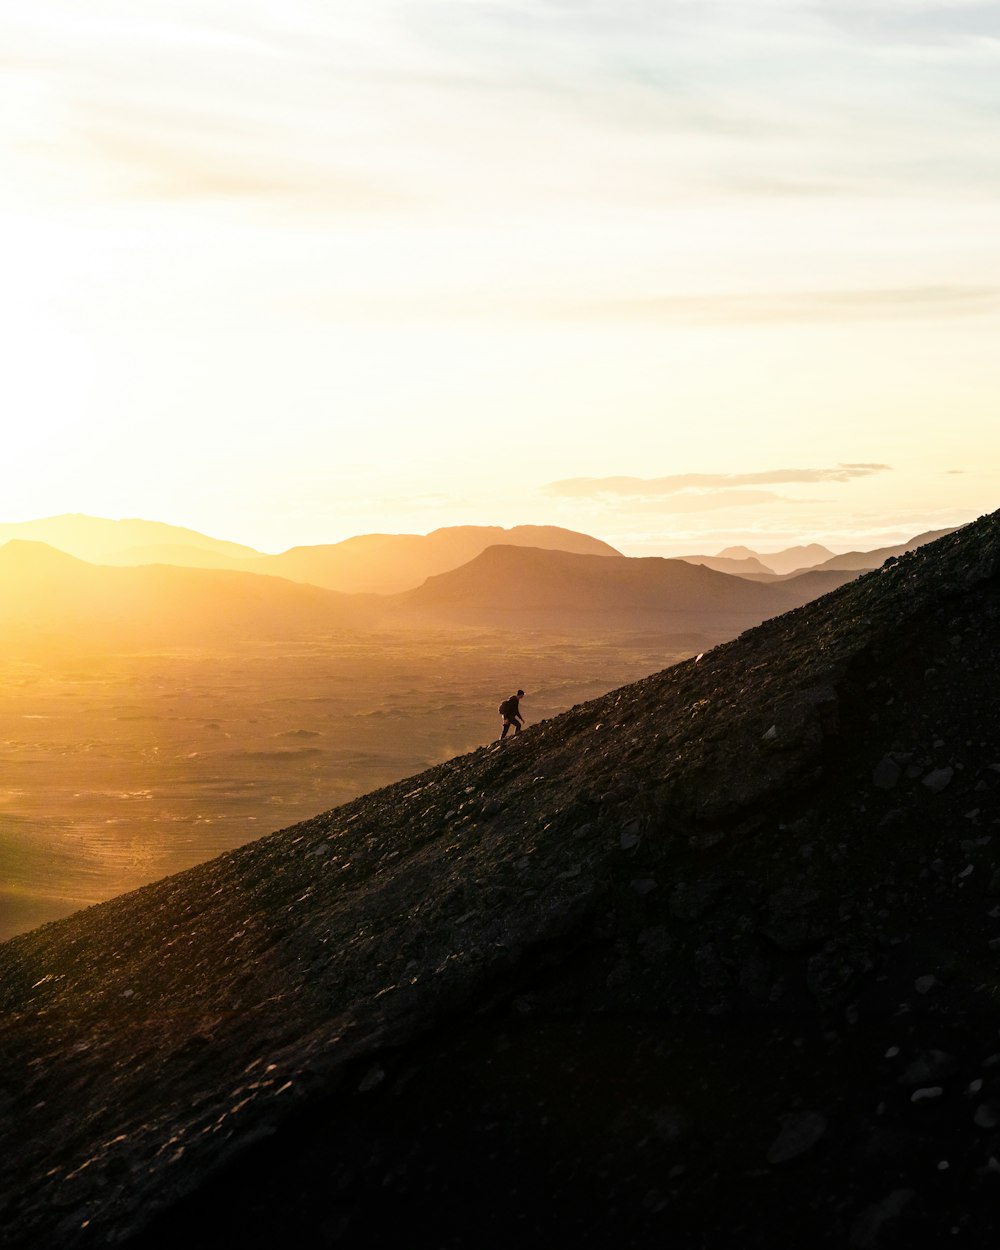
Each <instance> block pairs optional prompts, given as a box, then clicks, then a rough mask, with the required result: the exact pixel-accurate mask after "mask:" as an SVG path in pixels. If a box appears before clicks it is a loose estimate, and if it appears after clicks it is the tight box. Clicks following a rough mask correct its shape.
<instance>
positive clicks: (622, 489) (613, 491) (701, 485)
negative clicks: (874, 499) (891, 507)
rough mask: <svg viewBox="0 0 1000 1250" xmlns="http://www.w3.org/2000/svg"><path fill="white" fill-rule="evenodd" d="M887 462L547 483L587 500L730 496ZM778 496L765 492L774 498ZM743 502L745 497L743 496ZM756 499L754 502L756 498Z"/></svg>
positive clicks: (864, 471)
mask: <svg viewBox="0 0 1000 1250" xmlns="http://www.w3.org/2000/svg"><path fill="white" fill-rule="evenodd" d="M891 468H892V466H891V465H888V464H839V465H835V466H834V467H833V468H828V469H766V470H763V471H762V472H757V473H675V474H672V475H670V476H667V477H652V478H643V477H573V478H564V479H563V480H562V481H558V482H550V483H548V485H546V486H545V487H544V490H545V491H546V493H547V494H550V495H558V496H561V497H565V498H571V499H589V498H593V497H595V496H599V495H618V496H628V497H646V498H655V497H658V496H663V495H682V494H693V493H698V494H699V495H703V494H706V493H710V492H716V491H723V492H725V493H726V496H727V498H728V497H731V496H732V494H733V491H734V488H738V487H744V486H777V485H789V484H792V483H803V482H807V483H816V482H849V481H851V480H852V479H854V478H860V477H871V476H872V475H873V474H875V473H887V472H889V471H891ZM777 498H778V496H777V495H773V494H768V495H767V499H769V500H775V499H777ZM743 502H746V499H745V498H744V499H743ZM755 502H756V501H755Z"/></svg>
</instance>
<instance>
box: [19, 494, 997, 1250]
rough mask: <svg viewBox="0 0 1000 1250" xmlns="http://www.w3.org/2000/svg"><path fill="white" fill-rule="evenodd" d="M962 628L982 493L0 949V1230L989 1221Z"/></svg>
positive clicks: (361, 1234)
mask: <svg viewBox="0 0 1000 1250" xmlns="http://www.w3.org/2000/svg"><path fill="white" fill-rule="evenodd" d="M998 646H1000V514H994V515H993V516H990V517H987V518H984V519H982V520H981V521H979V522H977V523H975V524H974V525H971V526H968V527H965V528H964V529H962V530H960V531H958V532H957V533H954V534H952V535H949V536H948V537H945V538H943V539H941V540H940V541H938V542H936V543H934V544H932V545H929V546H926V547H924V548H922V549H921V550H919V551H917V552H915V553H913V554H910V555H907V556H904V557H902V558H900V559H898V560H896V561H895V562H893V563H890V564H888V565H886V566H885V567H884V568H883V569H881V570H879V571H878V572H876V573H871V574H869V575H867V576H863V577H860V578H858V579H856V580H854V581H852V582H851V583H849V584H848V585H845V586H844V587H842V588H841V589H840V590H839V591H837V592H835V593H834V594H831V595H827V596H825V597H824V598H822V599H820V600H817V601H815V602H813V603H810V604H808V605H807V606H805V607H803V608H800V609H798V610H796V611H793V612H790V613H788V614H786V615H784V616H781V617H779V618H776V619H774V620H770V621H768V622H767V623H766V624H764V625H762V626H760V627H759V628H756V629H753V630H751V631H749V632H747V633H746V634H744V635H743V636H742V637H740V638H738V639H736V640H735V641H733V642H730V643H727V644H726V645H724V646H720V647H718V648H717V649H715V650H714V651H712V652H710V653H708V654H706V655H705V656H704V657H703V658H702V659H701V660H700V661H695V660H691V661H686V662H684V663H682V664H679V665H677V666H675V667H673V668H671V669H668V670H666V671H665V672H662V673H658V674H655V675H654V676H651V677H649V678H647V679H645V680H644V681H641V682H638V683H636V684H635V685H632V686H627V687H624V688H622V689H620V690H617V691H613V692H612V693H610V694H608V695H606V696H604V697H602V698H599V699H596V700H594V701H592V702H591V703H588V704H585V705H579V706H577V707H575V708H574V709H572V710H571V711H569V712H567V713H565V714H564V715H562V716H559V717H557V718H555V719H553V720H551V721H547V722H542V723H540V724H537V725H529V727H528V728H527V730H526V731H525V733H524V734H522V735H521V736H520V738H518V739H515V740H514V741H513V742H508V743H506V744H504V746H502V747H498V746H496V745H494V746H491V747H487V748H482V749H480V750H478V751H476V752H473V753H472V754H470V755H467V756H464V757H461V758H457V759H454V760H451V761H449V762H448V763H446V764H442V765H440V766H439V767H437V768H433V769H431V770H429V771H427V772H426V773H423V774H421V775H420V776H417V777H413V778H409V779H407V780H406V781H402V782H400V783H398V784H396V785H393V786H389V787H386V788H384V789H382V790H379V791H376V792H375V793H373V794H370V795H367V796H365V797H363V798H360V799H357V800H356V801H354V802H352V803H350V804H347V805H346V806H344V807H341V808H338V809H336V810H334V811H331V812H327V813H325V814H324V815H321V816H318V817H316V818H315V819H314V820H310V821H307V822H305V823H303V824H300V825H297V826H294V827H293V828H290V829H286V830H284V831H281V832H279V833H277V834H274V835H272V836H271V837H268V838H265V839H263V840H261V841H259V842H255V843H253V844H251V845H248V846H246V847H243V848H241V849H240V850H238V851H235V852H232V853H229V854H227V855H224V856H222V857H220V858H219V859H217V860H215V861H212V862H211V863H207V864H203V865H201V866H199V867H197V868H194V869H192V870H190V871H188V872H186V873H183V874H181V875H179V876H176V877H171V878H168V879H166V880H164V881H161V882H159V883H157V884H155V885H152V886H149V887H147V888H145V889H143V890H140V891H138V892H136V893H134V894H130V895H126V896H123V897H121V898H118V899H116V900H113V901H111V902H109V903H106V904H102V905H100V906H98V907H94V908H92V909H90V910H88V911H84V912H80V913H77V914H76V915H74V916H72V917H69V918H67V919H66V920H62V921H59V922H57V923H54V924H51V925H47V926H45V927H43V928H41V929H38V930H36V931H34V932H32V933H29V934H25V935H23V936H21V937H18V938H15V939H13V940H11V941H10V942H8V943H6V944H4V945H2V946H0V1007H2V1013H3V1014H2V1018H0V1053H2V1054H3V1056H4V1063H3V1066H2V1069H0V1101H2V1107H3V1115H2V1117H0V1134H2V1142H0V1145H2V1150H0V1169H2V1173H0V1195H2V1198H0V1221H2V1228H3V1237H4V1244H5V1245H6V1246H8V1247H17V1248H20V1247H28V1246H31V1247H37V1246H42V1245H58V1246H60V1247H65V1248H66V1250H74V1248H75V1247H81V1246H108V1245H112V1244H114V1245H116V1246H120V1245H128V1246H131V1247H133V1250H154V1248H158V1247H167V1246H170V1247H173V1246H175V1245H177V1244H185V1242H193V1243H197V1244H202V1243H206V1242H207V1243H213V1242H218V1243H224V1244H232V1245H241V1246H254V1247H257V1246H260V1247H263V1246H274V1245H302V1246H320V1245H337V1246H345V1247H374V1246H385V1245H394V1244H408V1245H418V1246H462V1247H494V1246H495V1247H501V1246H503V1247H506V1246H509V1245H511V1244H520V1245H529V1246H533V1247H535V1246H537V1247H541V1246H546V1247H548V1246H552V1245H569V1244H581V1245H591V1246H611V1245H614V1246H619V1245H620V1246H632V1247H646V1246H648V1247H657V1248H659V1247H662V1246H664V1245H677V1246H683V1247H695V1246H697V1247H705V1248H709V1250H716V1248H717V1250H731V1248H732V1247H737V1246H738V1247H740V1248H741V1250H765V1248H766V1250H773V1247H776V1246H779V1247H789V1248H791V1247H793V1246H794V1247H797V1248H798V1247H802V1246H810V1245H830V1246H845V1247H858V1248H866V1247H874V1248H875V1250H878V1248H880V1247H885V1248H886V1250H891V1248H892V1247H913V1246H921V1247H922V1246H928V1247H930V1246H935V1247H938V1246H941V1245H952V1244H956V1245H965V1246H974V1247H983V1248H984V1250H985V1247H987V1246H990V1247H991V1246H993V1245H994V1244H995V1241H996V1238H997V1235H998V1232H1000V1228H998V1225H1000V1216H998V1208H997V1203H996V1193H997V1190H996V1186H997V1183H998V1180H997V1170H998V1167H1000V1164H998V1162H997V1160H998V1157H1000V1058H998V1050H1000V1043H998V1040H997V1034H998V1026H1000V1003H998V997H997V992H996V981H997V976H996V971H997V954H996V947H997V945H998V943H1000V904H998V902H997V896H998V892H1000V851H998V845H997V842H996V836H995V831H996V827H997V823H998V822H1000V678H998V675H997V665H996V653H997V648H998ZM501 693H502V692H501ZM956 1229H957V1230H958V1232H957V1233H956V1232H955V1230H956Z"/></svg>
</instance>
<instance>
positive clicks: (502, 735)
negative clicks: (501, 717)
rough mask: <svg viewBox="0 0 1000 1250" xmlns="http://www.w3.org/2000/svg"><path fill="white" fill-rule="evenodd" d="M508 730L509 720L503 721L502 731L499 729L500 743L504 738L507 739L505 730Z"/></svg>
mask: <svg viewBox="0 0 1000 1250" xmlns="http://www.w3.org/2000/svg"><path fill="white" fill-rule="evenodd" d="M509 728H510V721H509V720H505V721H504V723H503V729H501V730H500V741H501V742H503V740H504V738H506V737H507V730H508V729H509Z"/></svg>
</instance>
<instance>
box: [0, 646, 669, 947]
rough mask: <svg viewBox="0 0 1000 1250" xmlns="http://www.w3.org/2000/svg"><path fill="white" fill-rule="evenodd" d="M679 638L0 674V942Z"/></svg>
mask: <svg viewBox="0 0 1000 1250" xmlns="http://www.w3.org/2000/svg"><path fill="white" fill-rule="evenodd" d="M683 642H684V640H683V639H678V638H676V637H674V638H669V637H667V638H657V637H652V636H645V637H643V636H632V637H627V636H626V637H622V636H618V637H616V638H597V639H586V638H582V637H581V636H580V635H577V636H575V637H555V636H552V635H547V634H541V633H527V634H523V635H521V634H514V633H509V632H505V633H502V634H499V633H490V632H486V631H480V630H471V629H470V630H464V631H456V630H449V631H447V632H430V631H428V632H420V633H418V632H413V631H399V632H397V633H376V634H369V635H363V634H356V633H355V634H351V635H350V636H349V637H341V638H317V639H315V640H314V641H310V642H308V643H303V642H296V643H288V642H283V643H274V644H266V643H253V644H251V643H246V644H242V645H241V644H239V643H234V644H233V645H231V646H227V647H225V648H222V647H218V648H211V649H209V648H206V649H204V650H198V651H196V650H184V651H181V650H177V651H161V652H151V653H149V654H132V655H129V654H122V655H115V656H104V657H99V658H96V657H91V658H76V659H74V660H68V659H67V660H63V661H61V662H59V663H56V664H53V663H51V662H45V663H42V662H41V661H33V660H28V659H25V658H24V657H23V656H22V657H20V658H11V657H8V658H7V659H6V660H4V661H3V662H2V663H0V862H2V864H3V867H4V872H3V877H2V879H0V940H4V939H6V938H8V937H11V936H12V935H14V934H16V933H20V932H23V931H26V930H28V929H31V928H33V927H35V926H36V925H39V924H42V923H45V922H46V921H49V920H53V919H57V918H58V917H60V916H64V915H67V914H68V913H70V912H72V911H74V910H76V909H78V908H80V907H84V906H87V905H89V904H92V903H95V902H98V901H101V900H103V899H106V898H110V897H112V896H114V895H117V894H120V893H122V892H124V891H126V890H130V889H133V888H135V887H137V886H139V885H142V884H144V883H146V882H149V881H153V880H156V879H158V878H160V877H163V876H166V875H168V874H170V873H175V872H178V871H180V870H181V869H183V868H187V867H190V866H191V865H193V864H196V863H200V862H201V861H203V860H205V859H208V858H210V857H212V856H214V855H216V854H218V853H220V852H221V851H224V850H227V849H229V848H232V847H234V846H238V845H241V844H242V843H245V842H247V841H250V840H251V839H253V838H256V837H258V836H260V835H262V834H265V833H269V832H270V831H271V830H273V829H277V828H281V827H284V826H286V825H289V824H293V823H295V822H296V821H299V820H302V819H304V818H306V817H308V816H311V815H313V814H314V813H315V812H317V811H321V810H324V809H328V808H331V807H334V806H336V805H338V804H340V803H343V802H345V801H346V800H348V799H350V798H353V797H354V796H356V795H359V794H364V793H366V792H368V791H370V790H373V789H375V788H377V787H379V786H382V785H385V784H387V783H388V782H390V781H394V780H396V779H398V778H400V777H404V776H407V775H409V774H411V773H415V772H418V771H420V770H421V769H423V768H426V767H427V766H428V765H431V764H435V763H438V762H440V761H442V760H445V759H448V758H449V757H451V756H453V755H456V754H460V753H462V752H465V751H468V750H471V749H473V748H474V747H477V746H479V745H481V744H482V743H484V742H488V741H489V740H490V739H491V738H492V737H494V736H495V735H496V733H497V728H498V723H499V722H498V719H497V715H496V705H497V703H498V701H499V700H500V699H501V698H503V697H504V696H506V695H507V694H509V693H510V690H511V689H513V688H515V687H516V686H522V687H523V688H524V689H525V690H526V691H527V692H528V696H527V698H526V699H525V701H524V709H523V710H524V713H525V715H526V718H527V720H528V722H536V721H538V720H541V719H544V718H547V717H551V716H553V715H555V714H557V713H558V712H561V711H564V710H565V709H567V708H569V707H572V706H573V705H574V704H575V703H578V702H581V701H583V700H585V699H589V698H592V697H594V696H595V695H597V694H599V693H603V692H604V691H606V690H609V689H612V688H614V687H616V686H619V685H623V684H625V683H627V682H630V681H634V680H635V679H637V678H639V677H642V676H644V675H646V674H647V673H651V672H654V671H657V670H659V669H662V668H664V667H666V666H668V665H670V664H672V663H674V662H675V661H677V660H678V659H681V658H683V657H684V656H685V655H687V654H690V650H691V649H690V647H689V648H687V649H685V648H684V646H683Z"/></svg>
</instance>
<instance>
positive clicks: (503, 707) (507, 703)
mask: <svg viewBox="0 0 1000 1250" xmlns="http://www.w3.org/2000/svg"><path fill="white" fill-rule="evenodd" d="M513 703H514V700H513V699H504V701H503V703H501V704H500V706H499V707H498V708H497V711H498V712H499V713H500V715H501V716H505V717H507V719H508V720H509V719H510V716H511V713H512V712H513V711H514V707H513Z"/></svg>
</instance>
